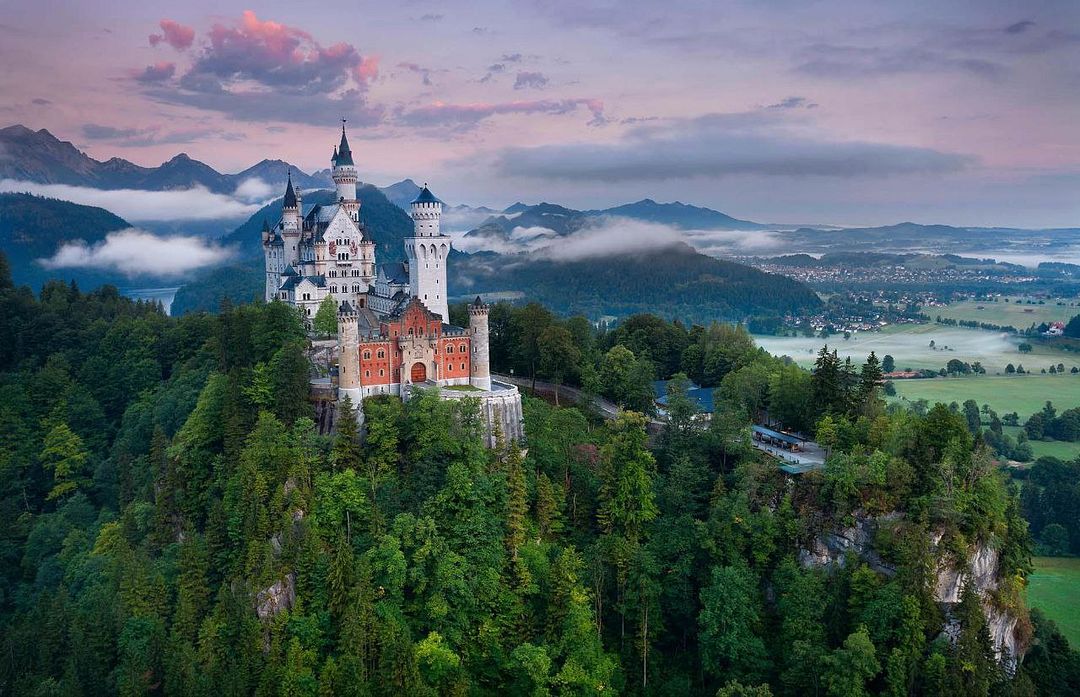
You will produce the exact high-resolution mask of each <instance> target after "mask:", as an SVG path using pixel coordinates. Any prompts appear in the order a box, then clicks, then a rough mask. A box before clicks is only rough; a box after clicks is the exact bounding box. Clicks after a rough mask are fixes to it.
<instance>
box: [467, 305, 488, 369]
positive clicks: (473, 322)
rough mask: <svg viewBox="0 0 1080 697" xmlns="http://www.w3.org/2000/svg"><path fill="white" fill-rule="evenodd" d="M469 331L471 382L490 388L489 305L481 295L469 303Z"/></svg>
mask: <svg viewBox="0 0 1080 697" xmlns="http://www.w3.org/2000/svg"><path fill="white" fill-rule="evenodd" d="M469 333H470V334H472V342H471V344H472V355H470V356H469V383H470V384H471V385H472V386H473V387H476V388H479V389H481V390H490V389H491V369H490V368H489V367H488V306H487V305H485V304H484V301H483V300H481V299H480V296H479V295H478V296H476V300H474V301H473V302H472V303H470V305H469Z"/></svg>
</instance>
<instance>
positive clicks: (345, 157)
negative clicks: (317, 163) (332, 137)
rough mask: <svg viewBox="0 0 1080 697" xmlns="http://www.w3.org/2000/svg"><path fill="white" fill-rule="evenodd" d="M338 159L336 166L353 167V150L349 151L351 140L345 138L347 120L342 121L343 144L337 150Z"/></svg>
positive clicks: (335, 162)
mask: <svg viewBox="0 0 1080 697" xmlns="http://www.w3.org/2000/svg"><path fill="white" fill-rule="evenodd" d="M337 153H338V155H337V158H336V159H335V160H334V164H337V165H349V166H350V167H351V166H352V165H353V159H352V150H350V149H349V139H348V138H347V137H346V136H345V119H342V120H341V143H340V144H339V145H338V148H337Z"/></svg>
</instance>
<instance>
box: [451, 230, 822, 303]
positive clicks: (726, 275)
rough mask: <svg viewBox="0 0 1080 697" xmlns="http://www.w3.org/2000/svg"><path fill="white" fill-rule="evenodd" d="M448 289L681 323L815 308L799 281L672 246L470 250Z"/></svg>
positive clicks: (812, 297)
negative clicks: (507, 252)
mask: <svg viewBox="0 0 1080 697" xmlns="http://www.w3.org/2000/svg"><path fill="white" fill-rule="evenodd" d="M449 272H450V288H451V291H452V292H454V293H460V294H470V293H482V292H492V291H505V290H517V291H521V292H523V293H524V294H525V295H526V297H528V298H529V299H530V300H536V301H538V302H540V303H541V304H543V305H546V306H548V307H550V308H552V309H554V310H556V311H558V312H563V313H568V314H570V313H580V314H584V315H587V316H589V317H593V318H598V317H600V316H602V315H616V316H620V317H625V316H627V315H632V314H634V313H638V312H658V313H660V314H662V315H664V316H666V317H678V318H680V319H682V320H683V321H688V322H709V321H712V320H715V319H726V320H741V319H743V318H745V317H747V316H751V315H771V316H776V315H781V316H782V315H783V314H785V313H788V312H793V313H797V312H801V311H806V310H813V309H814V308H817V307H819V306H820V305H821V301H820V300H819V299H818V297H817V295H815V294H814V292H813V291H812V290H810V288H809V287H808V286H806V285H805V284H803V283H801V282H799V281H796V280H793V279H790V278H787V277H785V276H778V275H774V274H767V273H764V272H762V271H758V270H757V269H753V268H750V267H749V266H744V265H742V264H736V263H735V262H731V261H725V260H723V259H716V258H714V257H710V256H706V255H704V254H700V253H698V252H697V251H695V250H694V249H693V248H691V247H690V246H689V245H686V244H682V243H676V244H673V245H671V246H668V247H663V248H660V249H652V250H649V251H647V252H622V253H620V252H619V251H618V250H614V249H613V250H612V251H611V253H610V254H606V255H604V256H592V257H589V258H585V259H578V260H570V261H551V260H548V259H546V258H544V257H543V256H542V255H541V256H537V257H535V258H532V257H529V256H528V255H512V256H504V257H499V256H494V255H491V254H477V255H472V256H470V257H468V258H463V259H461V260H459V261H455V263H453V264H451V266H450V269H449Z"/></svg>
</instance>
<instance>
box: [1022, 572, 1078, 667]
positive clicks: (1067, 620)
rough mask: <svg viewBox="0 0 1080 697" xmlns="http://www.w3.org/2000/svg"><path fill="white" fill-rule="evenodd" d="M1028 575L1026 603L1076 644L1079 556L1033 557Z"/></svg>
mask: <svg viewBox="0 0 1080 697" xmlns="http://www.w3.org/2000/svg"><path fill="white" fill-rule="evenodd" d="M1033 561H1034V562H1035V573H1033V574H1032V575H1031V576H1029V577H1028V591H1027V596H1028V605H1029V606H1030V607H1037V608H1039V609H1040V610H1042V611H1043V612H1044V613H1045V614H1046V616H1047V617H1049V618H1050V619H1052V620H1053V621H1054V622H1055V623H1057V626H1058V628H1059V629H1060V630H1061V633H1062V634H1064V635H1065V636H1066V637H1067V638H1068V639H1069V643H1070V644H1071V645H1072V646H1080V602H1078V600H1080V559H1077V558H1074V557H1036V558H1035V559H1034V560H1033Z"/></svg>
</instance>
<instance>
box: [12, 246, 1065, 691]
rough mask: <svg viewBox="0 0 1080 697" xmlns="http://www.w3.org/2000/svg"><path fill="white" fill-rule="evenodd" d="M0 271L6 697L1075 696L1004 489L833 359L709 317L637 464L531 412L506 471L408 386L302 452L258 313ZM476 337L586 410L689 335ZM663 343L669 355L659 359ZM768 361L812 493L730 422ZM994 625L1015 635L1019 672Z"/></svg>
mask: <svg viewBox="0 0 1080 697" xmlns="http://www.w3.org/2000/svg"><path fill="white" fill-rule="evenodd" d="M0 259H2V257H0ZM4 268H5V265H4V264H3V263H0V371H2V372H0V397H2V398H0V571H2V573H0V691H2V692H3V693H4V694H8V693H10V694H93V695H104V694H116V693H121V694H146V693H153V694H170V695H172V694H185V695H186V694H196V695H198V694H260V695H283V696H284V695H290V696H292V695H330V694H342V695H351V694H356V695H365V694H374V695H395V696H398V695H424V694H430V695H436V694H455V695H466V694H475V695H497V694H500V695H501V694H528V695H549V694H564V695H571V694H573V695H583V694H662V695H685V694H691V695H710V696H711V695H715V694H722V695H746V694H753V695H769V694H784V695H808V694H821V695H863V694H867V693H888V694H896V695H906V694H918V695H989V694H1018V695H1020V694H1061V695H1064V694H1072V693H1074V692H1075V690H1076V689H1077V687H1078V686H1080V658H1078V656H1077V654H1076V652H1075V651H1072V650H1071V649H1070V648H1069V647H1068V644H1067V643H1065V642H1064V639H1062V638H1061V636H1060V635H1059V634H1057V633H1056V631H1055V630H1054V628H1053V626H1052V625H1051V624H1049V623H1047V622H1045V621H1044V620H1042V619H1041V618H1039V617H1037V616H1036V617H1035V618H1034V625H1031V624H1029V621H1028V615H1027V612H1026V610H1025V609H1024V607H1023V601H1022V589H1023V585H1024V578H1025V575H1026V573H1027V569H1028V568H1029V554H1030V552H1029V544H1030V540H1029V538H1028V535H1027V528H1026V525H1025V524H1024V522H1023V520H1022V519H1020V518H1019V515H1018V500H1017V495H1016V492H1015V490H1013V489H1012V488H1010V487H1009V486H1008V485H1007V483H1006V481H1005V480H1004V478H1003V477H1002V476H1001V475H1000V474H999V473H998V472H997V470H996V469H995V468H993V467H992V466H991V465H990V464H989V459H988V457H987V454H986V451H985V448H984V447H983V446H982V445H981V440H980V438H979V437H978V436H977V435H973V434H972V432H971V431H970V430H969V428H968V424H967V423H966V420H965V419H964V418H963V417H962V416H961V415H959V414H955V413H953V412H951V411H950V410H948V409H947V408H945V407H943V406H942V407H940V408H935V409H933V410H931V411H930V412H929V413H928V414H927V415H925V416H920V415H918V414H915V413H912V412H895V413H890V412H886V411H885V409H884V406H883V403H882V402H881V400H880V399H879V397H878V395H877V392H876V390H877V387H876V381H875V380H874V372H873V366H872V363H871V365H870V368H868V370H869V372H868V373H865V371H864V377H865V379H856V380H854V381H849V380H848V379H847V378H842V377H838V376H843V375H848V374H851V372H850V371H848V370H845V369H842V368H841V367H840V366H837V365H835V364H832V365H831V367H829V368H828V369H826V370H819V373H820V374H821V376H822V377H818V376H817V375H815V376H813V377H811V376H810V375H809V373H804V372H802V371H799V369H798V368H795V367H794V366H785V364H784V363H783V361H779V360H778V359H773V358H772V357H769V356H768V355H767V354H763V353H761V352H759V351H757V350H756V349H754V347H753V344H752V342H750V341H749V338H748V337H746V336H745V334H744V333H741V331H740V330H738V329H730V328H729V329H727V330H722V329H720V328H719V325H718V327H717V328H712V329H703V330H701V331H694V330H692V331H691V332H690V334H692V335H693V336H695V339H694V342H693V345H696V346H699V348H700V350H701V351H702V352H703V354H704V356H708V357H709V358H703V360H704V361H705V363H706V364H707V365H709V368H708V369H709V370H710V371H712V372H711V373H710V374H711V376H712V378H711V379H718V380H719V381H720V384H721V386H723V385H725V384H730V385H731V387H730V389H731V391H730V392H725V391H723V390H721V392H722V394H721V398H720V399H718V407H717V412H716V414H715V415H714V416H713V418H712V420H711V421H710V422H707V423H706V422H704V421H702V420H700V419H697V418H694V409H693V406H692V404H691V403H690V402H688V400H686V399H685V398H684V397H682V396H680V389H681V388H680V387H679V385H680V384H681V382H680V381H679V380H676V381H675V388H674V390H673V392H672V393H671V394H670V397H671V399H670V400H669V422H668V425H667V426H666V427H665V428H664V430H663V432H662V433H660V434H659V436H658V437H657V438H656V439H655V441H653V442H650V440H649V438H648V437H647V436H646V432H645V418H644V417H643V416H642V415H640V414H638V413H635V412H632V411H627V412H624V413H622V414H621V415H620V416H619V417H618V418H617V419H615V420H613V421H611V422H607V423H603V422H600V421H597V420H593V419H592V417H590V416H589V415H588V413H587V412H588V409H587V408H586V410H585V411H584V412H583V411H580V410H578V409H576V408H555V407H552V406H550V405H548V404H546V403H544V402H540V401H535V400H528V401H527V402H526V405H525V411H526V415H525V416H526V433H527V438H528V453H527V455H523V454H522V452H521V451H520V450H518V449H517V448H515V447H507V448H504V449H501V450H498V451H488V450H486V449H484V448H483V447H482V445H481V439H480V429H479V422H478V415H477V413H476V408H475V405H474V404H472V403H470V401H469V400H467V399H466V400H461V401H454V402H441V401H439V400H438V399H436V398H435V396H434V395H430V394H420V395H418V396H417V397H416V398H414V399H411V400H410V401H409V402H408V403H406V404H404V405H403V404H402V403H401V402H399V401H397V400H394V399H388V398H376V399H371V400H367V401H366V402H365V403H364V404H363V409H364V412H365V415H366V421H367V423H366V430H367V436H366V440H365V441H364V442H363V443H361V442H359V440H358V439H357V437H356V436H357V433H356V424H355V422H354V421H353V420H351V419H348V418H344V419H342V420H341V421H340V422H339V426H338V430H337V433H336V434H335V435H334V436H332V437H321V436H319V435H317V433H316V432H315V429H314V424H313V422H312V420H311V418H310V417H311V407H310V406H309V403H308V402H307V400H306V399H305V392H306V388H307V378H308V364H307V361H306V358H305V356H304V352H303V347H304V339H303V335H302V333H301V331H300V325H299V321H298V318H297V317H296V316H295V315H294V314H293V312H292V311H291V310H290V309H289V308H287V307H285V306H283V305H281V304H278V303H273V304H270V305H263V304H256V305H246V306H242V307H226V308H224V309H223V311H222V312H221V313H220V314H219V315H217V316H209V315H206V314H191V315H187V316H185V317H182V318H168V317H164V316H163V315H161V313H160V311H159V310H158V309H157V308H156V307H155V306H149V305H140V304H138V303H134V302H132V301H130V300H127V299H124V298H121V297H119V296H118V295H117V294H116V293H115V291H113V290H111V289H108V288H105V289H102V290H99V291H96V292H94V293H90V294H83V293H79V292H78V291H76V290H74V289H72V288H70V287H69V286H66V285H63V284H55V285H49V286H47V287H46V288H45V289H44V291H43V292H42V294H41V297H40V298H35V297H34V296H33V295H31V294H30V293H29V291H28V290H26V289H16V288H14V287H12V285H11V283H10V281H9V276H8V274H7V273H6V271H5V270H4ZM456 311H460V308H459V309H458V310H456ZM500 313H501V318H500V319H499V332H500V334H499V342H500V344H499V348H498V349H497V350H498V352H499V353H498V356H499V357H498V360H499V361H510V362H514V363H515V364H517V365H519V366H524V365H531V364H532V363H533V362H534V361H541V362H546V361H550V360H551V356H553V355H560V356H561V357H562V359H563V362H564V363H566V364H567V365H571V366H573V367H574V370H575V371H576V372H575V375H576V376H579V377H581V378H582V382H583V383H586V384H588V382H589V381H591V380H595V381H596V383H595V384H597V385H599V386H600V387H601V388H602V389H605V390H611V388H612V387H613V386H619V385H623V384H631V383H633V380H634V379H636V378H635V376H636V375H637V374H638V373H639V372H641V373H642V374H643V375H644V374H645V373H647V372H648V371H650V370H656V368H655V366H660V365H661V364H662V361H664V360H665V359H664V358H663V356H665V355H668V356H671V357H672V358H670V360H671V361H674V360H675V359H674V358H673V356H674V355H675V353H676V350H675V349H676V346H677V344H678V343H679V341H680V339H679V338H678V337H679V336H681V334H680V331H679V330H677V328H671V327H672V325H666V324H665V323H663V322H662V321H660V320H656V319H652V320H641V321H639V322H638V324H637V326H636V328H634V329H633V330H632V331H628V332H625V333H624V334H622V335H619V334H614V335H598V334H596V333H594V332H593V330H592V329H591V327H590V325H589V323H588V322H587V321H585V320H583V319H582V318H573V319H570V320H563V319H559V318H557V317H553V316H551V315H547V314H545V313H544V311H543V309H542V308H539V307H538V306H532V307H530V308H520V309H512V308H504V309H502V310H500ZM493 315H494V312H493ZM495 319H496V318H495V317H494V316H493V324H494V322H495ZM533 319H536V320H537V322H536V323H534V322H533V321H532V320H533ZM493 329H494V327H493ZM534 329H542V332H541V334H542V335H543V337H544V338H543V339H542V340H541V338H540V336H538V335H536V334H534V332H533V330H534ZM654 335H657V336H663V335H667V336H669V337H670V340H668V341H665V342H663V344H664V349H663V350H657V352H656V353H655V354H652V353H649V352H648V351H646V350H645V349H644V347H643V346H642V344H641V342H642V341H645V342H647V343H657V342H649V341H648V339H649V337H651V336H654ZM541 344H542V345H543V346H544V347H545V349H544V351H543V352H541V353H536V352H537V351H539V348H538V347H539V346H540V345H541ZM553 347H559V349H558V350H554V349H553ZM632 347H633V348H632ZM635 349H636V351H637V353H636V354H635ZM687 350H688V348H683V349H682V352H683V353H685V352H686V351H687ZM695 360H696V359H693V360H691V361H690V362H689V363H688V365H694V364H695V363H694V361H695ZM824 360H826V362H828V359H827V357H826V358H825V359H824ZM672 365H674V363H672ZM634 366H636V367H634ZM669 368H670V366H668V367H664V368H659V370H660V371H665V370H667V369H669ZM552 370H554V368H552V367H551V366H547V367H545V371H547V372H548V373H549V374H550V373H551V371H552ZM594 371H595V376H594ZM784 371H787V372H790V373H791V375H790V376H788V377H785V378H783V379H784V380H796V381H798V383H799V384H800V385H802V386H803V387H802V388H801V389H804V390H807V389H808V390H810V394H813V395H820V396H821V397H822V399H817V400H815V401H814V403H813V404H811V405H804V407H803V409H804V412H805V413H807V414H811V415H813V417H812V418H813V419H815V420H816V422H817V426H816V428H818V430H819V431H821V430H822V428H823V426H822V424H823V423H824V424H825V426H824V428H825V429H826V430H827V431H829V432H831V434H832V435H831V436H829V433H825V432H822V433H819V438H820V437H822V436H826V437H828V438H829V441H828V442H829V443H830V447H832V448H833V452H834V457H833V458H831V459H830V461H829V465H828V466H827V467H826V469H825V470H824V471H823V472H821V473H811V474H808V475H805V476H803V477H801V478H796V479H788V478H787V477H786V476H785V475H783V474H782V473H780V472H779V471H778V470H777V469H776V467H775V465H774V464H772V463H771V462H770V461H767V460H763V459H762V458H761V456H760V455H758V454H757V452H756V451H755V450H753V449H751V448H750V447H749V444H748V425H749V416H748V413H747V412H748V410H747V408H746V403H745V402H744V401H743V400H744V398H745V397H746V396H747V395H752V394H754V390H753V389H752V386H753V385H755V384H765V385H769V384H771V383H770V376H771V375H773V374H777V373H778V372H779V373H781V374H782V373H784ZM796 373H797V374H798V375H796ZM732 376H735V377H732ZM792 376H795V377H792ZM566 377H567V378H568V379H569V377H570V376H566ZM762 380H764V383H762V382H761V381H762ZM798 389H799V388H796V389H795V392H798ZM772 394H773V393H771V392H770V391H769V390H768V389H766V390H765V392H764V396H763V397H762V399H764V400H766V401H765V402H764V403H765V405H766V407H771V400H772V399H773V397H772V396H770V395H772ZM777 394H779V393H777ZM612 396H613V398H615V399H618V400H619V401H624V402H625V401H627V400H626V399H624V398H623V396H622V395H620V394H619V393H618V392H614V391H613V392H612ZM630 396H632V395H630ZM342 406H343V408H344V406H345V405H342ZM344 413H348V411H347V410H345V411H344ZM867 519H872V520H874V521H877V522H876V526H877V530H878V532H877V533H876V535H875V536H874V537H873V539H872V542H871V544H872V550H871V549H869V548H867V549H853V550H852V554H851V555H850V556H848V557H847V558H846V560H845V561H844V563H842V564H831V565H829V564H826V565H822V564H819V563H816V562H814V561H813V559H814V558H816V557H814V555H811V557H810V560H809V561H808V559H807V556H806V554H805V553H804V552H805V551H806V550H807V549H809V548H812V546H813V544H814V541H815V540H818V539H820V538H821V536H822V535H823V534H826V533H828V531H830V530H836V529H839V528H844V527H846V526H849V525H851V524H852V521H853V520H867ZM983 549H992V550H994V551H995V554H996V557H995V558H996V559H997V562H996V564H995V565H994V567H993V568H992V569H990V571H989V572H988V571H987V569H980V570H979V574H980V578H984V577H987V574H988V573H989V580H990V581H993V590H986V591H982V590H980V593H981V595H979V594H976V592H975V590H974V588H975V586H974V585H966V586H964V587H965V588H966V590H965V591H963V592H961V593H960V594H959V596H958V597H957V598H955V599H952V600H950V601H947V602H944V603H941V602H938V600H937V592H938V591H937V590H936V589H935V586H936V579H937V577H938V576H939V575H940V573H941V571H940V569H941V568H942V567H941V565H942V564H945V565H946V566H947V567H948V568H959V569H964V568H967V564H968V562H969V561H970V560H971V554H972V550H983ZM868 551H872V552H873V554H872V555H871V554H867V552H868ZM862 555H865V556H862ZM988 613H989V616H992V617H998V616H1001V615H1002V614H1005V615H1007V616H1011V617H1014V618H1016V619H1017V625H1016V632H1017V633H1016V635H1015V640H1016V645H1017V646H1018V647H1019V648H1020V649H1021V650H1022V649H1023V648H1028V653H1027V656H1026V658H1025V659H1024V661H1023V662H1022V663H1021V664H1020V665H1019V666H1018V667H1017V669H1016V674H1015V676H1014V677H1010V676H1009V674H1008V671H1006V670H1004V669H1003V668H1002V667H1001V666H1000V664H999V663H998V662H997V661H996V660H995V658H994V649H995V646H994V644H993V643H992V642H991V640H990V639H989V633H988V629H989V628H988V623H987V616H988ZM947 618H951V620H952V623H951V624H950V625H949V627H950V630H949V632H948V633H947V634H946V633H943V631H942V630H943V628H944V627H945V626H946V619H947ZM950 637H951V638H950ZM718 690H719V692H718Z"/></svg>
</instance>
